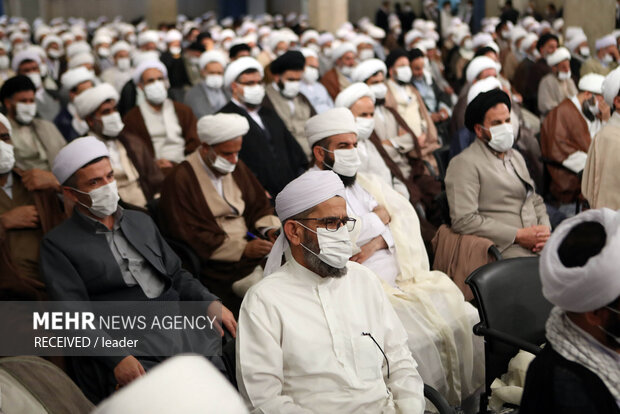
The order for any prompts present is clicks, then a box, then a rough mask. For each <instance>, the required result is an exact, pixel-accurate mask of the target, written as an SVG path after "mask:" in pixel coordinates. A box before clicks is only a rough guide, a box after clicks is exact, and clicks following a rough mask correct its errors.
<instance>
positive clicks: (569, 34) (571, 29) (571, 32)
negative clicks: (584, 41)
mask: <svg viewBox="0 0 620 414" xmlns="http://www.w3.org/2000/svg"><path fill="white" fill-rule="evenodd" d="M565 33H566V35H565V37H566V40H571V39H572V38H574V37H575V36H576V35H578V34H583V35H584V36H585V34H586V33H585V32H584V31H583V29H582V28H581V27H579V26H568V27H567V28H566V31H565Z"/></svg>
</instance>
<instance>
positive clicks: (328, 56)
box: [323, 46, 332, 58]
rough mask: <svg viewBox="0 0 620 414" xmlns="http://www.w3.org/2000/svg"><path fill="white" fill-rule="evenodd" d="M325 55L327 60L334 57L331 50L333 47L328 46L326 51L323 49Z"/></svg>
mask: <svg viewBox="0 0 620 414" xmlns="http://www.w3.org/2000/svg"><path fill="white" fill-rule="evenodd" d="M323 55H324V56H325V57H326V58H331V57H332V48H331V46H328V47H326V48H325V49H323Z"/></svg>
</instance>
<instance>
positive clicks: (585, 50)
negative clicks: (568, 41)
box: [579, 46, 590, 57]
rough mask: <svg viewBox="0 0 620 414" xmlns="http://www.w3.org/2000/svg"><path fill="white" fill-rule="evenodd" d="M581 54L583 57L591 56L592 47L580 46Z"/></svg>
mask: <svg viewBox="0 0 620 414" xmlns="http://www.w3.org/2000/svg"><path fill="white" fill-rule="evenodd" d="M579 54H580V55H581V56H583V57H589V56H590V48H589V47H588V46H582V47H580V48H579Z"/></svg>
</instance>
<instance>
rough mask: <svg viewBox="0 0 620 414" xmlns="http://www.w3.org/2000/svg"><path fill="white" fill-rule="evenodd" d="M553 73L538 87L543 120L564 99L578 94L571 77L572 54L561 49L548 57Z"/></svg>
mask: <svg viewBox="0 0 620 414" xmlns="http://www.w3.org/2000/svg"><path fill="white" fill-rule="evenodd" d="M546 61H547V65H549V67H550V68H551V72H550V73H548V74H546V75H545V76H543V78H542V79H541V80H540V84H539V85H538V111H539V113H540V117H541V119H544V117H545V116H546V115H547V113H548V112H549V111H550V110H552V109H553V108H555V107H556V106H558V105H559V104H560V102H562V101H563V100H564V99H567V98H570V97H572V96H575V95H576V94H577V87H576V86H575V82H574V81H573V78H572V77H571V71H570V52H569V51H568V49H566V48H565V47H559V48H557V49H556V51H555V52H553V53H552V54H550V55H549V56H547V58H546Z"/></svg>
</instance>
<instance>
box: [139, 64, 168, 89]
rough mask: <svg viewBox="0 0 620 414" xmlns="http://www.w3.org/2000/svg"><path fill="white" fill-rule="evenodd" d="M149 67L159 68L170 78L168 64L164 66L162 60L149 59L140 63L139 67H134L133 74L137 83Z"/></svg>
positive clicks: (165, 76)
mask: <svg viewBox="0 0 620 414" xmlns="http://www.w3.org/2000/svg"><path fill="white" fill-rule="evenodd" d="M148 69H157V70H159V71H160V72H161V73H162V74H163V75H164V78H166V79H167V78H168V70H167V69H166V66H164V64H163V63H161V61H159V60H147V61H145V62H142V63H140V64H139V65H138V67H137V68H135V69H134V71H133V75H132V78H133V83H135V84H136V85H137V84H139V83H140V80H141V78H142V74H143V73H144V72H145V71H146V70H148Z"/></svg>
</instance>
